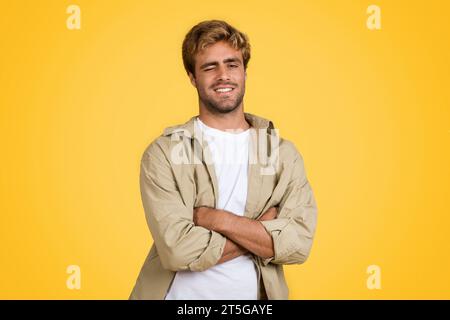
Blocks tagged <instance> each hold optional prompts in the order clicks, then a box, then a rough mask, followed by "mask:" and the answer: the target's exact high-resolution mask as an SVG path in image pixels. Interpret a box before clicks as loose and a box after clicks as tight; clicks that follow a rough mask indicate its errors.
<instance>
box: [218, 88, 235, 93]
mask: <svg viewBox="0 0 450 320" xmlns="http://www.w3.org/2000/svg"><path fill="white" fill-rule="evenodd" d="M231 90H233V88H220V89H216V90H215V91H217V92H229V91H231Z"/></svg>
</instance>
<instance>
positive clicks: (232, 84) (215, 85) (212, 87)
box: [211, 82, 238, 89]
mask: <svg viewBox="0 0 450 320" xmlns="http://www.w3.org/2000/svg"><path fill="white" fill-rule="evenodd" d="M220 85H222V86H224V85H225V86H226V85H228V86H233V87H235V88H237V86H238V85H237V84H236V83H233V82H219V83H215V84H214V85H212V86H211V89H214V88H216V87H218V86H220Z"/></svg>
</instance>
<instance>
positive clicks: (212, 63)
mask: <svg viewBox="0 0 450 320" xmlns="http://www.w3.org/2000/svg"><path fill="white" fill-rule="evenodd" d="M230 62H237V63H239V64H240V63H241V60H239V59H238V58H236V57H233V58H226V59H225V60H223V63H230ZM218 64H219V62H217V61H211V62H206V63H204V64H202V65H201V66H200V69H203V68H206V67H209V66H217V65H218Z"/></svg>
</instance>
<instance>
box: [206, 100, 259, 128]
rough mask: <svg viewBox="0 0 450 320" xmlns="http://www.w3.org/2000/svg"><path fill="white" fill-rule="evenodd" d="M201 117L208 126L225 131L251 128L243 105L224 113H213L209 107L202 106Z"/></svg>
mask: <svg viewBox="0 0 450 320" xmlns="http://www.w3.org/2000/svg"><path fill="white" fill-rule="evenodd" d="M199 118H200V120H201V121H202V122H203V123H204V124H206V125H207V126H208V127H211V128H214V129H218V130H223V131H226V130H230V129H232V130H237V129H240V130H247V129H248V128H250V124H249V123H248V122H247V120H245V116H244V111H243V106H242V105H240V106H239V107H238V108H236V109H235V110H233V111H232V112H229V113H222V114H220V113H219V114H217V113H211V112H210V111H209V110H208V109H207V108H200V112H199Z"/></svg>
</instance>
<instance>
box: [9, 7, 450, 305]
mask: <svg viewBox="0 0 450 320" xmlns="http://www.w3.org/2000/svg"><path fill="white" fill-rule="evenodd" d="M70 4H77V5H79V6H80V8H81V30H69V29H68V28H67V27H66V19H67V17H68V16H69V15H68V14H67V13H66V8H67V6H68V5H70ZM371 4H376V5H379V6H380V8H381V15H382V16H381V19H382V20H381V22H382V29H381V30H378V31H377V30H375V31H371V30H368V29H367V27H366V19H367V16H368V15H367V13H366V9H367V7H368V6H369V5H371ZM449 11H450V6H449V5H448V4H447V1H426V2H423V1H376V2H372V1H350V0H348V1H266V2H264V1H260V0H258V1H242V0H240V1H226V2H223V1H177V2H176V1H131V0H127V1H100V0H95V1H93V0H89V1H88V0H82V1H81V0H79V1H76V2H71V1H56V0H55V1H50V0H48V1H38V2H37V1H23V0H21V1H1V6H0V90H1V94H0V121H1V125H0V130H1V131H0V140H1V160H0V170H1V181H0V182H1V184H0V195H1V201H0V213H1V218H0V219H1V220H0V241H1V250H0V298H3V299H17V298H22V299H31V298H33V299H47V298H49V299H126V298H128V295H129V293H130V291H131V289H132V287H133V285H134V282H135V280H136V277H137V275H138V272H139V270H140V268H141V266H142V263H143V261H144V259H145V256H146V254H147V252H148V249H149V248H150V245H151V241H152V240H151V236H150V233H149V231H148V228H147V225H146V221H145V218H144V211H143V209H142V205H141V199H140V193H139V186H138V172H139V161H140V157H141V155H142V152H143V151H144V149H145V147H146V146H147V145H148V144H149V143H150V142H151V141H152V140H153V139H154V138H155V137H156V136H157V135H159V134H160V133H161V131H162V130H163V128H164V127H166V126H169V125H174V124H178V123H182V122H185V121H186V120H187V119H189V118H190V117H191V116H193V115H194V114H197V111H198V103H197V95H196V91H195V89H194V88H193V87H192V86H191V84H190V83H189V81H188V78H187V76H186V74H185V72H184V69H183V65H182V60H181V42H182V40H183V37H184V35H185V33H186V32H187V31H188V30H189V28H191V27H192V26H193V25H194V24H195V23H197V22H199V21H201V20H206V19H212V18H217V19H225V20H226V21H228V22H229V23H231V24H232V25H234V26H236V27H237V28H239V29H240V30H242V31H243V32H245V33H247V34H248V36H249V37H250V41H251V45H252V55H253V56H252V58H251V60H250V63H249V68H248V77H247V80H248V81H247V93H246V96H245V111H247V112H251V113H255V114H258V115H260V116H263V117H266V118H269V119H272V120H273V121H274V123H275V125H276V126H277V127H278V128H279V129H280V133H281V135H282V136H284V137H285V138H287V139H290V140H292V141H293V142H294V143H295V144H296V145H297V147H298V148H299V150H300V152H301V153H302V154H303V156H304V158H305V163H306V169H307V173H308V177H309V180H310V181H311V184H312V186H313V189H314V191H315V195H316V198H317V202H318V206H319V220H318V229H317V233H316V240H315V243H314V246H313V250H312V254H311V256H310V259H309V260H308V261H307V263H306V264H304V265H296V266H288V267H286V268H285V272H286V276H287V279H288V284H289V287H290V298H291V299H319V298H320V299H348V298H354V299H393V298H413V299H416V298H425V299H431V298H437V299H443V298H446V299H449V298H450V257H449V252H450V246H449V243H450V241H449V240H450V239H449V231H450V204H449V198H450V193H449V190H450V179H449V178H450V174H449V173H450V170H449V163H450V152H449V139H450V111H449V110H450V107H449V105H450V99H449V98H450V93H449V91H450V90H449V84H450V68H449V58H450V49H449V39H450V37H449V29H450V28H449V22H448V21H449V20H448V14H449ZM372 264H375V265H378V266H380V268H381V281H382V288H381V290H368V289H367V287H366V279H367V277H368V274H367V273H366V269H367V267H368V266H369V265H372ZM68 265H79V266H80V268H81V290H69V289H67V287H66V279H67V277H68V276H69V275H68V274H67V273H66V268H67V266H68Z"/></svg>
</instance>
